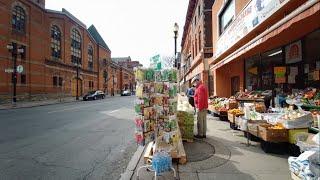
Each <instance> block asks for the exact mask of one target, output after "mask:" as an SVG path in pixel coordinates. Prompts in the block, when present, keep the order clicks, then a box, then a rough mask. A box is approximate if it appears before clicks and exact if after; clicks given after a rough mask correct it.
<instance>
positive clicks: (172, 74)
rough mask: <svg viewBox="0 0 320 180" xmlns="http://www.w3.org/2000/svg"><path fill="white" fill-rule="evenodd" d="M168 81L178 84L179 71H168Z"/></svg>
mask: <svg viewBox="0 0 320 180" xmlns="http://www.w3.org/2000/svg"><path fill="white" fill-rule="evenodd" d="M168 80H169V81H170V82H172V83H175V82H177V70H175V69H171V70H169V71H168Z"/></svg>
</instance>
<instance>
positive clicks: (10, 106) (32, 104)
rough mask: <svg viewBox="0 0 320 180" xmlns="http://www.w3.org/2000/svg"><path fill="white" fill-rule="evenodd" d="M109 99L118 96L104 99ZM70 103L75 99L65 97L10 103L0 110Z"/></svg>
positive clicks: (80, 99) (1, 105) (0, 107)
mask: <svg viewBox="0 0 320 180" xmlns="http://www.w3.org/2000/svg"><path fill="white" fill-rule="evenodd" d="M111 97H120V95H118V94H116V95H115V96H110V95H107V96H106V98H111ZM78 101H82V97H79V100H78ZM70 102H77V100H76V98H75V97H66V98H61V99H59V98H58V99H47V100H43V101H24V102H17V103H16V105H15V106H14V105H13V104H12V103H6V104H0V110H8V109H19V108H31V107H37V106H46V105H53V104H62V103H70Z"/></svg>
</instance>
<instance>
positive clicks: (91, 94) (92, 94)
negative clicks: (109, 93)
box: [83, 91, 105, 101]
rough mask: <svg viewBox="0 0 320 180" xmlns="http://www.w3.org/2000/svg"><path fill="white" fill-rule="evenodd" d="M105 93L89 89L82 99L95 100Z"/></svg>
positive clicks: (101, 97) (102, 97)
mask: <svg viewBox="0 0 320 180" xmlns="http://www.w3.org/2000/svg"><path fill="white" fill-rule="evenodd" d="M104 98H105V94H104V92H102V91H90V92H88V93H87V94H86V95H84V96H83V100H84V101H87V100H97V99H104Z"/></svg>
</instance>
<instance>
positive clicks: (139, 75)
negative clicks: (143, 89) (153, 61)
mask: <svg viewBox="0 0 320 180" xmlns="http://www.w3.org/2000/svg"><path fill="white" fill-rule="evenodd" d="M135 77H136V80H137V81H144V80H145V70H144V69H140V68H138V69H136V70H135Z"/></svg>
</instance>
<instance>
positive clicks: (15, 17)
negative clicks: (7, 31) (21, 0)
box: [12, 6, 26, 32]
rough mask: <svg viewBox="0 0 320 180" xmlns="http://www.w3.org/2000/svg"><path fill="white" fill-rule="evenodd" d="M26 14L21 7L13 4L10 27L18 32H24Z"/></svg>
mask: <svg viewBox="0 0 320 180" xmlns="http://www.w3.org/2000/svg"><path fill="white" fill-rule="evenodd" d="M25 25H26V14H25V12H24V10H23V8H22V7H20V6H15V7H14V8H13V10H12V28H13V29H14V30H16V31H19V32H25Z"/></svg>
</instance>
